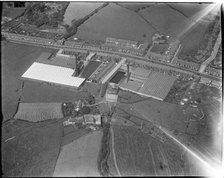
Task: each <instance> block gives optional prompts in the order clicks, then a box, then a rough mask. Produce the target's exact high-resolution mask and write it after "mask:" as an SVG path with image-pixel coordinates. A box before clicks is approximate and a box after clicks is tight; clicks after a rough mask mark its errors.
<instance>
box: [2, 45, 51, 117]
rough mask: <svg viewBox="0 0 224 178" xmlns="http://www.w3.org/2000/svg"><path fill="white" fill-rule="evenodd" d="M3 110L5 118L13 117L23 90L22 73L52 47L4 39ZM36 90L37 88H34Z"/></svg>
mask: <svg viewBox="0 0 224 178" xmlns="http://www.w3.org/2000/svg"><path fill="white" fill-rule="evenodd" d="M1 44H2V48H1V49H2V55H1V57H2V59H1V65H2V112H3V118H4V120H7V119H9V118H10V117H12V116H13V115H14V114H15V112H16V108H17V102H18V99H19V97H20V95H21V91H22V81H21V78H20V77H21V75H22V74H23V73H24V72H25V71H26V70H27V68H28V67H29V66H30V65H31V64H32V63H33V62H34V61H35V60H36V59H37V57H39V55H40V54H41V52H54V50H52V49H46V48H40V47H34V46H30V45H22V44H15V43H11V42H8V41H2V43H1ZM34 90H35V89H34Z"/></svg>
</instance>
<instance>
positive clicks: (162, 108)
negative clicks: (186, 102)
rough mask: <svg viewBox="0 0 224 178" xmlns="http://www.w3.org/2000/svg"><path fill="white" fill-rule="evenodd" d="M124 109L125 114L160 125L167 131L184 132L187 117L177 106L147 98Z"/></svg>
mask: <svg viewBox="0 0 224 178" xmlns="http://www.w3.org/2000/svg"><path fill="white" fill-rule="evenodd" d="M123 107H124V106H122V108H123ZM125 108H126V111H127V112H130V113H131V114H133V115H135V116H139V117H141V118H143V119H145V120H148V121H151V122H153V123H155V124H156V125H161V126H162V127H164V128H167V129H168V130H174V129H176V130H178V131H179V132H184V131H185V128H186V123H185V121H186V120H187V115H184V114H183V111H182V110H181V108H180V106H179V105H175V104H171V103H166V102H163V101H158V100H155V99H152V98H149V99H148V100H144V101H142V102H138V103H134V104H132V105H129V106H128V105H127V106H125ZM131 108H132V109H131Z"/></svg>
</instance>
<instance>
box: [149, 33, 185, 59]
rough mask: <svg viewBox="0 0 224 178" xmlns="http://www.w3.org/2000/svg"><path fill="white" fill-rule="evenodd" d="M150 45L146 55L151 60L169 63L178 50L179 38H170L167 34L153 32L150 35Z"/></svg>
mask: <svg viewBox="0 0 224 178" xmlns="http://www.w3.org/2000/svg"><path fill="white" fill-rule="evenodd" d="M152 41H153V43H152V46H151V47H150V48H149V50H148V52H147V57H148V58H150V59H152V60H157V61H160V62H165V63H169V62H171V60H172V59H173V57H174V56H176V55H177V53H178V51H179V50H180V46H181V45H180V41H179V40H177V39H176V40H170V39H169V37H168V36H165V35H163V34H159V33H155V34H154V35H153V37H152Z"/></svg>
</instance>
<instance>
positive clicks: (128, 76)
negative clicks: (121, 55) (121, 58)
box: [127, 62, 130, 83]
mask: <svg viewBox="0 0 224 178" xmlns="http://www.w3.org/2000/svg"><path fill="white" fill-rule="evenodd" d="M129 78H130V71H129V62H128V63H127V83H128V81H129Z"/></svg>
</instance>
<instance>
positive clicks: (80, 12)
mask: <svg viewBox="0 0 224 178" xmlns="http://www.w3.org/2000/svg"><path fill="white" fill-rule="evenodd" d="M102 4H103V3H88V2H70V3H69V5H68V7H67V9H66V11H65V14H64V20H63V21H64V22H65V23H66V24H68V25H71V24H72V20H73V19H74V20H78V19H80V18H83V17H85V16H86V15H88V14H90V13H91V12H92V11H94V10H95V9H97V8H98V7H99V6H101V5H102Z"/></svg>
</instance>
